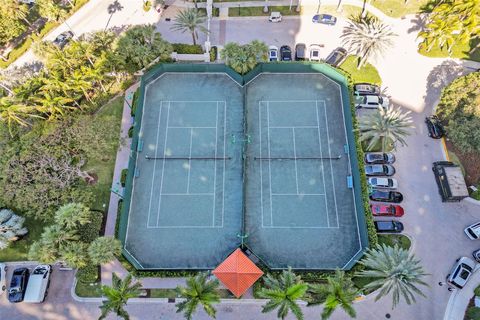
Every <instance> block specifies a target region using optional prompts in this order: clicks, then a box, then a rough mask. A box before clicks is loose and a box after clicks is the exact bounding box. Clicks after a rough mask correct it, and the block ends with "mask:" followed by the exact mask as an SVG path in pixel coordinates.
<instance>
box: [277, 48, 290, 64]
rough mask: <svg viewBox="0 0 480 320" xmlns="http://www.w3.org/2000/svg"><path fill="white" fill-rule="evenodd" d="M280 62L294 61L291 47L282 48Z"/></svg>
mask: <svg viewBox="0 0 480 320" xmlns="http://www.w3.org/2000/svg"><path fill="white" fill-rule="evenodd" d="M280 60H282V61H292V49H291V48H290V47H289V46H281V47H280Z"/></svg>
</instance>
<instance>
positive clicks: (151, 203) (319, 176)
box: [123, 73, 366, 269]
mask: <svg viewBox="0 0 480 320" xmlns="http://www.w3.org/2000/svg"><path fill="white" fill-rule="evenodd" d="M241 85H243V83H240V84H239V83H237V82H236V81H234V80H232V78H230V77H229V76H227V75H226V74H224V73H163V74H162V75H161V76H159V77H158V78H156V79H154V80H152V81H149V82H147V84H146V86H145V90H144V96H143V109H142V115H141V122H140V123H139V128H140V129H139V130H138V131H137V134H138V141H137V145H138V147H137V149H136V150H135V151H133V152H132V160H131V161H134V164H135V165H134V168H135V173H134V175H133V174H132V175H133V177H132V178H131V179H130V182H131V186H132V189H131V197H128V201H127V203H128V202H129V208H128V209H129V210H128V223H127V224H126V228H125V237H124V239H123V240H124V241H123V242H124V250H125V251H126V253H127V257H128V258H129V259H130V260H133V261H132V262H134V264H135V265H136V266H137V267H138V268H141V269H211V268H214V267H216V266H217V265H218V264H219V263H220V262H221V261H222V260H223V259H224V258H225V257H227V256H228V254H230V253H231V252H232V251H233V250H234V249H235V248H237V247H238V246H239V245H240V243H241V239H242V238H243V240H244V243H245V244H246V246H247V247H248V248H249V249H250V250H251V251H252V252H253V253H255V254H256V255H257V256H258V257H259V258H260V259H261V260H262V261H263V262H265V263H266V264H267V265H268V266H269V267H271V268H286V267H288V266H291V267H293V268H294V269H334V268H337V267H339V268H350V267H351V264H352V263H351V262H352V260H353V259H358V257H359V254H361V252H362V250H364V249H365V246H366V243H365V240H363V241H362V239H363V238H362V236H364V233H365V225H364V224H365V223H364V221H363V220H362V219H360V221H359V218H358V216H359V214H363V212H360V213H359V212H357V207H358V204H357V205H356V200H355V199H357V202H358V195H357V196H356V195H355V193H354V190H355V189H353V188H351V187H349V186H347V176H350V175H352V169H351V168H352V163H351V162H352V159H350V154H349V152H348V150H349V144H351V143H352V141H349V139H350V140H351V132H348V131H347V130H348V129H347V126H346V125H345V123H346V122H347V123H349V124H350V125H351V116H350V114H349V113H347V114H346V112H345V108H347V111H348V108H349V106H348V102H347V103H346V104H345V105H344V103H345V102H344V101H343V100H342V99H344V98H342V96H343V97H345V92H343V93H344V94H343V95H342V87H341V85H339V84H338V83H337V82H334V81H332V80H331V79H329V78H327V77H326V76H325V75H323V74H321V73H288V74H287V73H277V74H274V73H268V74H267V73H262V74H259V75H258V76H257V77H256V78H254V79H253V80H252V81H250V82H249V83H248V84H245V85H244V86H243V87H242V86H241ZM346 99H347V100H348V96H347V98H346ZM137 125H138V124H137ZM350 131H351V129H350ZM353 175H354V176H355V173H354V174H353ZM356 183H358V182H356ZM127 188H128V186H127ZM129 195H130V194H129ZM356 197H357V198H356Z"/></svg>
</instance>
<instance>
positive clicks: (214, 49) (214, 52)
mask: <svg viewBox="0 0 480 320" xmlns="http://www.w3.org/2000/svg"><path fill="white" fill-rule="evenodd" d="M217 52H218V49H217V47H215V46H213V47H211V48H210V62H215V60H217Z"/></svg>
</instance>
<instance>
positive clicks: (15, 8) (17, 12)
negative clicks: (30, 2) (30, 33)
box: [0, 0, 32, 26]
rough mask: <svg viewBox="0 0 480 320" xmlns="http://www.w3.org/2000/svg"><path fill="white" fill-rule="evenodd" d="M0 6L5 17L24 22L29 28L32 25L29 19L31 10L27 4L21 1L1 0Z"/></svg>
mask: <svg viewBox="0 0 480 320" xmlns="http://www.w3.org/2000/svg"><path fill="white" fill-rule="evenodd" d="M0 6H1V10H2V11H3V13H4V14H5V16H8V17H12V18H14V19H16V20H23V21H24V22H25V23H26V24H27V25H28V26H31V25H32V24H31V23H30V21H28V19H27V16H28V11H29V10H28V6H27V5H26V4H23V3H21V2H20V1H11V0H0Z"/></svg>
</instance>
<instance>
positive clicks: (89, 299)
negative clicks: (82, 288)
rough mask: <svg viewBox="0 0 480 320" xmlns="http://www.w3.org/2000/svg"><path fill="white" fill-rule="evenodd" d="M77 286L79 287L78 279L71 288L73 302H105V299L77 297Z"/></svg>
mask: <svg viewBox="0 0 480 320" xmlns="http://www.w3.org/2000/svg"><path fill="white" fill-rule="evenodd" d="M75 273H76V272H75ZM76 286H77V278H74V279H73V283H72V287H71V288H70V295H71V296H72V298H73V300H75V301H77V302H102V301H103V298H84V297H79V296H77V294H76V293H75V287H76Z"/></svg>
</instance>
